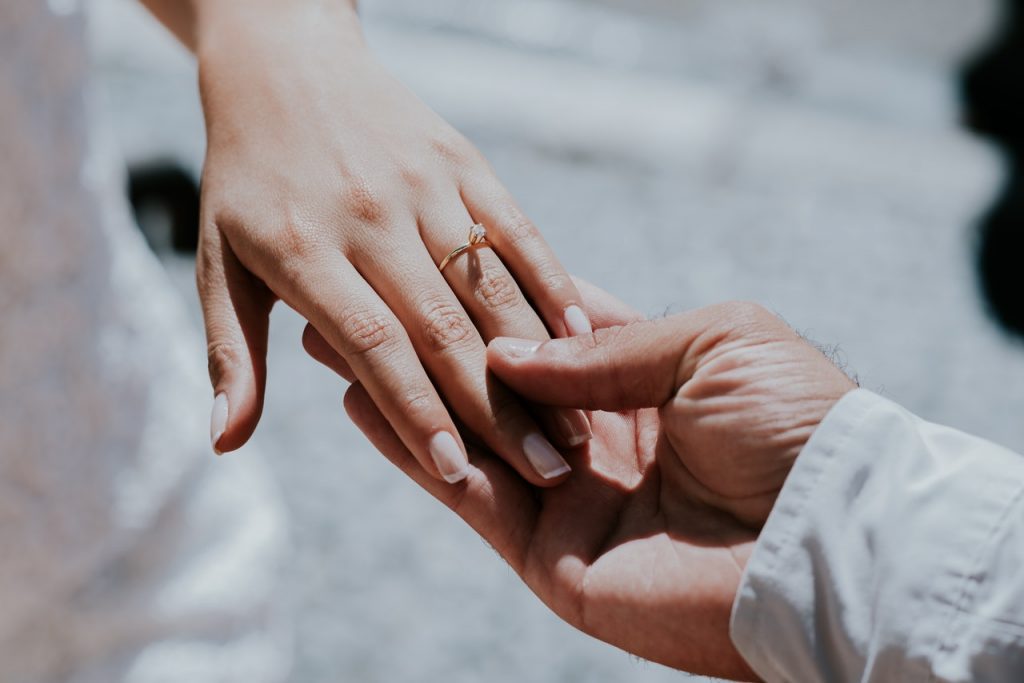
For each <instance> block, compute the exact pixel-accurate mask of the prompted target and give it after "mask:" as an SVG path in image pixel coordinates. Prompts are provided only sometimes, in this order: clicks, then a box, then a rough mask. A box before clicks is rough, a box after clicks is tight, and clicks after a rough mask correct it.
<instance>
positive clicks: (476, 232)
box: [438, 223, 489, 272]
mask: <svg viewBox="0 0 1024 683" xmlns="http://www.w3.org/2000/svg"><path fill="white" fill-rule="evenodd" d="M488 245H489V243H488V241H487V228H485V227H484V226H483V225H482V224H480V223H477V224H475V225H473V226H472V227H471V228H470V229H469V241H468V242H466V243H465V244H463V245H462V246H461V247H458V248H457V249H455V250H454V251H452V253H450V254H448V255H447V256H445V257H444V260H443V261H441V265H439V266H438V269H439V270H441V271H442V272H444V269H445V267H447V265H448V264H449V263H451V262H452V259H454V258H455V257H456V256H458V255H459V254H462V253H463V252H466V251H469V250H470V249H472V248H473V247H479V246H488Z"/></svg>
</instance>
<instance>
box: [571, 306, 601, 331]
mask: <svg viewBox="0 0 1024 683" xmlns="http://www.w3.org/2000/svg"><path fill="white" fill-rule="evenodd" d="M565 329H566V330H568V332H569V336H571V337H578V336H580V335H581V334H590V333H591V332H593V331H594V328H593V326H592V325H591V324H590V318H588V317H587V314H586V313H584V312H583V309H582V308H580V307H579V306H570V307H569V308H567V309H565Z"/></svg>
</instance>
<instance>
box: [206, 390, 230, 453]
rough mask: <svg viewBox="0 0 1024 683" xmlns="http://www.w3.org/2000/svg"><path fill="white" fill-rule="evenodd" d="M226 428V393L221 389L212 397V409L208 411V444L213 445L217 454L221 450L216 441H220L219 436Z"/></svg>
mask: <svg viewBox="0 0 1024 683" xmlns="http://www.w3.org/2000/svg"><path fill="white" fill-rule="evenodd" d="M227 428H228V395H227V394H226V393H224V392H223V391H222V392H220V393H219V394H217V396H216V397H215V398H214V399H213V411H212V412H211V413H210V445H211V446H213V452H214V453H216V454H217V455H221V450H220V449H219V448H217V442H218V441H220V437H222V436H224V431H225V430H226V429H227Z"/></svg>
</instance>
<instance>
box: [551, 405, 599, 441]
mask: <svg viewBox="0 0 1024 683" xmlns="http://www.w3.org/2000/svg"><path fill="white" fill-rule="evenodd" d="M555 416H556V418H557V420H558V425H559V428H560V429H561V430H562V435H563V436H564V437H565V440H566V441H567V442H568V443H569V445H570V446H572V447H573V448H576V447H577V446H582V445H583V444H585V443H586V442H588V441H590V440H591V439H592V438H593V437H594V432H593V431H592V430H591V428H590V420H588V419H587V416H586V414H585V413H584V412H583V411H582V410H575V409H568V410H559V411H558V412H557V413H555Z"/></svg>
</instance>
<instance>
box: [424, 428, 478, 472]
mask: <svg viewBox="0 0 1024 683" xmlns="http://www.w3.org/2000/svg"><path fill="white" fill-rule="evenodd" d="M430 457H431V458H433V459H434V464H435V465H437V471H438V472H440V473H441V476H442V477H443V478H444V480H445V481H446V482H448V483H449V484H455V483H458V482H460V481H462V480H463V479H465V478H466V477H468V476H469V460H467V459H466V454H465V453H463V452H462V449H461V448H459V444H458V443H457V442H456V441H455V437H454V436H452V435H451V434H449V433H448V432H438V433H437V434H434V436H433V437H432V438H431V439H430Z"/></svg>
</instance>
